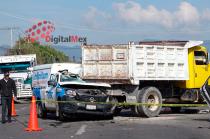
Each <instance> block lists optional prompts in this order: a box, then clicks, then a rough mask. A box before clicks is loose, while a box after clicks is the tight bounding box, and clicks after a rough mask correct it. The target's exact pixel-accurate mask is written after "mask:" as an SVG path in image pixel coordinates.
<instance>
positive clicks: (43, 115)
mask: <svg viewBox="0 0 210 139" xmlns="http://www.w3.org/2000/svg"><path fill="white" fill-rule="evenodd" d="M36 108H37V115H38V117H39V118H46V117H47V112H46V110H44V108H43V106H42V104H41V103H40V102H38V103H37V107H36Z"/></svg>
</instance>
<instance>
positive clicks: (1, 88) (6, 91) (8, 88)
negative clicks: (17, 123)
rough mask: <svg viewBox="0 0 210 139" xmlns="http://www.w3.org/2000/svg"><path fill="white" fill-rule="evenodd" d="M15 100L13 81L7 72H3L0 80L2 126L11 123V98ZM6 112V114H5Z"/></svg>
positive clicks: (15, 93)
mask: <svg viewBox="0 0 210 139" xmlns="http://www.w3.org/2000/svg"><path fill="white" fill-rule="evenodd" d="M13 93H14V97H15V99H16V98H17V90H16V85H15V81H14V80H13V79H11V78H10V77H9V71H5V72H4V77H3V79H1V80H0V94H1V99H2V100H1V101H2V121H1V122H2V124H4V123H6V114H7V121H8V122H9V123H10V122H11V110H12V97H13ZM6 112H7V113H6Z"/></svg>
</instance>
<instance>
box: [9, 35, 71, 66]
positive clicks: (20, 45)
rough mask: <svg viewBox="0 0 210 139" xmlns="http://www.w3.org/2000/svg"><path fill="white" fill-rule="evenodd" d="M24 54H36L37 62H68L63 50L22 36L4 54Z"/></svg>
mask: <svg viewBox="0 0 210 139" xmlns="http://www.w3.org/2000/svg"><path fill="white" fill-rule="evenodd" d="M25 54H36V57H37V63H38V64H49V63H55V62H57V63H61V62H70V60H69V57H68V56H66V55H65V54H64V53H63V52H61V51H58V50H56V49H55V48H52V47H50V46H47V45H41V44H39V43H38V42H33V43H31V42H29V41H27V40H25V39H22V38H21V39H19V40H18V41H17V42H16V44H15V46H14V47H13V48H12V49H10V50H9V51H8V52H7V53H6V55H25Z"/></svg>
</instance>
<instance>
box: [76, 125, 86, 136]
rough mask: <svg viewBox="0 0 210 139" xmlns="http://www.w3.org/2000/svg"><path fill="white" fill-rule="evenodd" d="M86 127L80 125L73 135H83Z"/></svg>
mask: <svg viewBox="0 0 210 139" xmlns="http://www.w3.org/2000/svg"><path fill="white" fill-rule="evenodd" d="M86 127H87V125H82V126H81V127H80V128H79V129H78V130H77V132H76V134H75V135H82V134H83V133H85V129H86Z"/></svg>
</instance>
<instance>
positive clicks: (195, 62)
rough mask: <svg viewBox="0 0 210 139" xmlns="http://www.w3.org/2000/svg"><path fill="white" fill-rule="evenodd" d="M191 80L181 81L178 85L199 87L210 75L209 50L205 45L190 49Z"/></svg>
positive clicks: (191, 87)
mask: <svg viewBox="0 0 210 139" xmlns="http://www.w3.org/2000/svg"><path fill="white" fill-rule="evenodd" d="M188 66H189V80H186V81H181V82H179V83H178V87H180V88H185V89H198V88H201V86H202V85H203V84H204V83H205V81H206V79H207V78H208V77H209V75H210V64H209V62H208V51H207V49H206V48H205V47H204V46H195V47H192V48H189V50H188Z"/></svg>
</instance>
